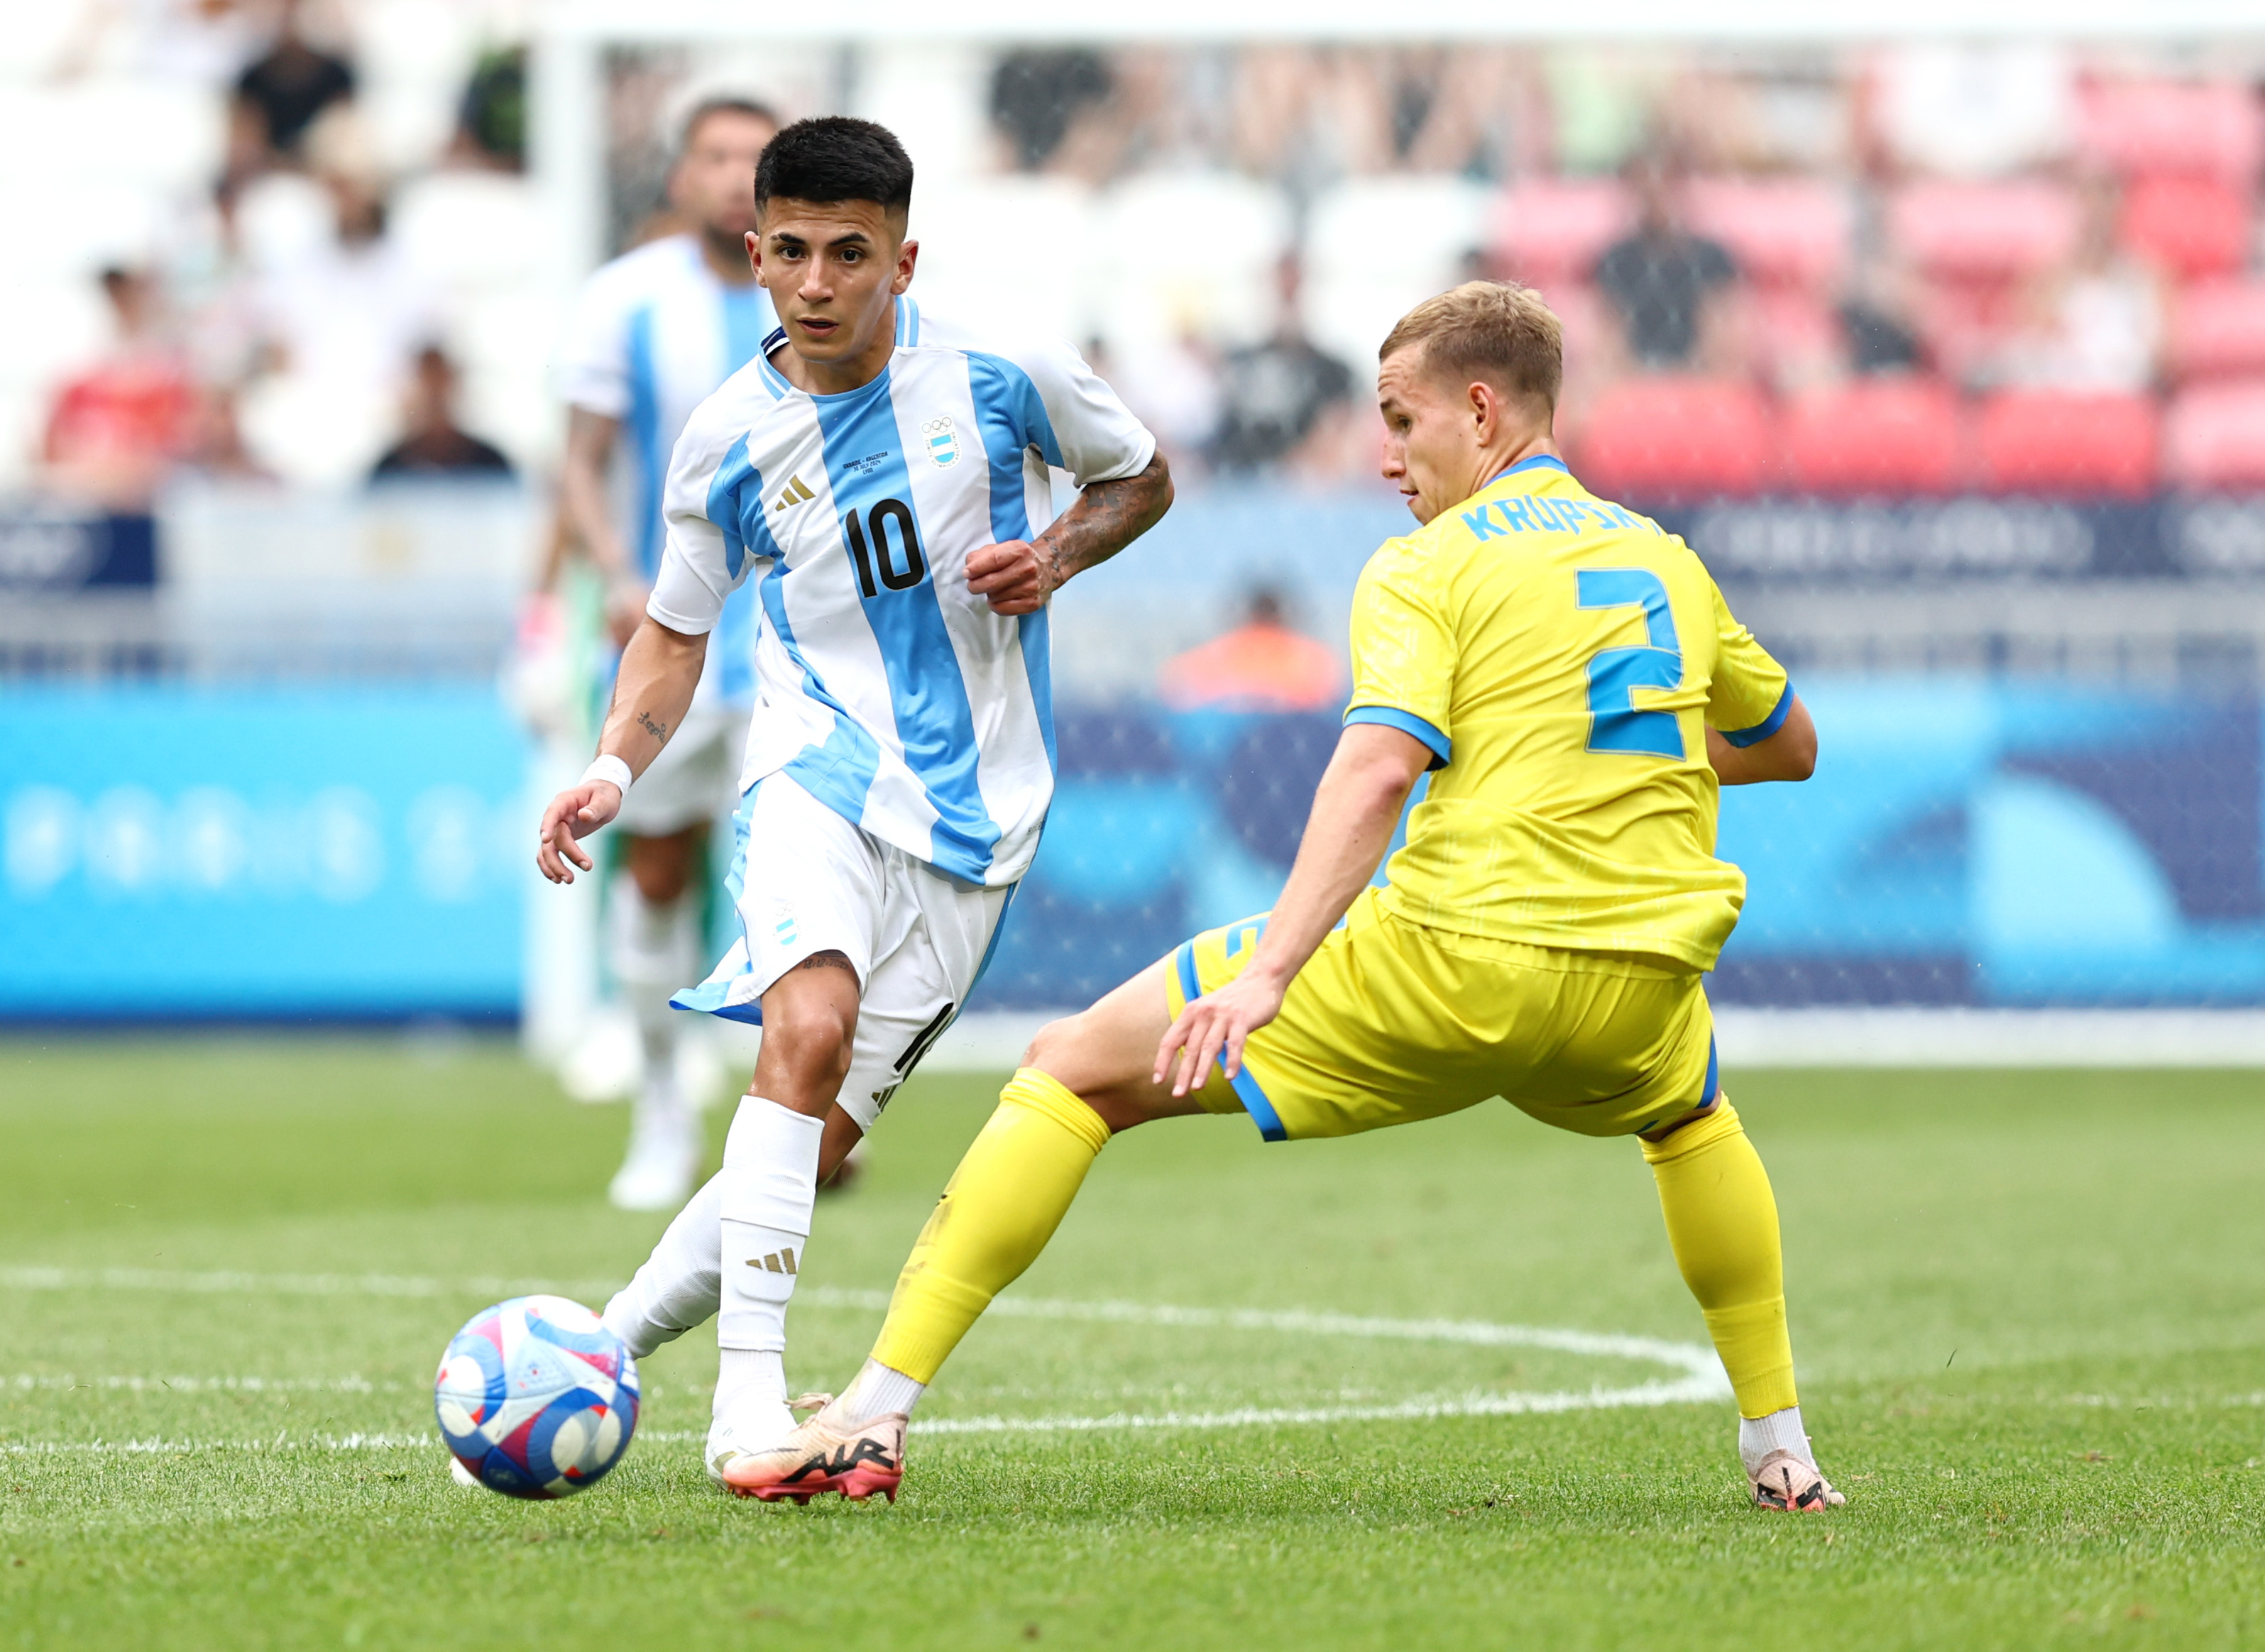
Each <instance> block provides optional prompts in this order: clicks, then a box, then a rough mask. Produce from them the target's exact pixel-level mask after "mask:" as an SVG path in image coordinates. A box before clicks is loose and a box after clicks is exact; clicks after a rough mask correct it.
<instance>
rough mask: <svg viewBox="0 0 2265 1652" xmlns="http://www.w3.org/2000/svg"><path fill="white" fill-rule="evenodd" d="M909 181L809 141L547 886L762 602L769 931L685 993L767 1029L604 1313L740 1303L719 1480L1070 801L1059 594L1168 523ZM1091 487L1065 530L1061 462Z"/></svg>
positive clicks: (742, 854) (584, 862)
mask: <svg viewBox="0 0 2265 1652" xmlns="http://www.w3.org/2000/svg"><path fill="white" fill-rule="evenodd" d="M912 182H913V168H912V163H911V161H910V160H909V159H908V158H907V156H906V155H905V152H904V149H903V148H902V146H901V145H899V143H898V142H897V141H896V139H895V138H894V137H893V136H892V135H890V134H889V133H888V132H887V131H886V130H885V129H884V128H882V127H878V126H875V125H873V124H871V123H870V122H868V121H863V120H849V119H847V118H843V117H827V118H825V119H821V120H806V121H803V122H800V123H798V124H797V125H795V126H791V127H787V128H786V129H785V130H784V131H783V132H782V133H780V134H779V135H778V136H777V137H776V139H775V140H773V141H772V142H771V144H770V146H769V147H768V149H765V150H764V152H763V157H762V161H761V164H760V165H759V166H758V168H757V170H756V174H755V204H756V212H757V220H758V222H757V228H756V231H755V233H754V235H752V236H750V237H749V238H748V239H749V254H750V257H751V258H752V259H753V261H754V266H755V268H756V270H757V272H758V273H759V276H760V279H761V281H762V283H763V285H764V287H766V288H767V289H768V292H769V294H770V295H771V298H772V301H773V302H774V304H775V305H776V309H777V310H778V315H779V319H780V323H781V325H780V329H779V331H778V332H777V333H776V335H774V337H773V338H771V339H769V340H768V341H766V346H765V349H764V352H763V353H762V355H761V357H760V358H759V359H758V360H755V361H754V362H752V363H751V364H749V365H748V366H747V368H744V369H742V370H741V371H740V372H739V373H738V374H736V375H733V376H732V379H731V381H730V382H727V383H726V384H725V386H724V388H723V389H720V390H719V391H717V394H716V395H715V396H713V397H710V399H709V400H708V401H707V402H706V403H705V404H703V405H702V407H701V409H700V411H698V412H697V413H696V414H695V415H694V416H693V418H692V419H691V421H690V423H688V425H687V426H686V427H685V432H684V435H683V437H682V439H681V440H680V441H679V442H678V444H677V448H676V455H675V458H674V462H673V464H672V467H671V470H670V475H669V481H668V486H667V495H666V516H667V524H668V538H667V547H666V553H665V555H664V557H663V558H662V563H661V567H660V572H659V578H658V579H656V580H655V582H654V586H653V592H652V599H651V601H650V603H649V605H648V608H647V609H646V621H645V624H644V625H643V626H641V627H640V628H639V630H638V631H637V635H636V636H635V637H633V638H632V639H631V641H630V645H629V648H628V650H627V651H625V652H624V654H623V659H622V669H621V674H620V678H619V680H618V683H617V685H616V688H615V698H614V704H613V709H612V710H611V711H610V712H609V713H608V717H607V720H606V727H605V731H604V734H603V736H602V738H601V740H600V743H599V756H598V759H597V761H595V762H594V763H593V764H592V765H591V766H590V769H589V772H588V774H586V775H585V776H584V778H583V780H582V782H580V783H579V784H578V785H576V786H574V787H572V788H570V789H569V790H566V791H564V792H561V793H560V794H559V795H558V797H557V798H555V799H554V800H553V801H552V803H551V804H550V810H549V811H548V812H547V813H546V814H545V816H544V818H543V844H542V848H541V851H540V854H539V857H538V858H539V861H540V863H541V865H542V867H543V872H544V874H545V875H546V876H548V877H550V878H551V879H552V880H553V881H556V882H566V881H571V879H572V876H573V873H572V870H571V868H570V865H569V862H571V863H572V866H579V867H580V868H581V869H583V870H589V869H590V867H591V865H592V862H591V860H590V857H589V855H587V853H586V851H585V850H584V849H583V848H581V847H580V845H579V843H578V841H577V840H578V839H579V838H580V837H582V836H585V835H586V834H587V833H590V832H592V831H594V830H595V829H597V828H598V827H600V826H603V825H605V824H606V823H607V822H608V820H609V819H614V818H615V814H616V811H618V810H619V808H620V807H621V803H622V798H623V794H624V793H625V792H628V791H629V790H630V785H631V782H632V780H633V778H634V777H635V776H636V775H637V774H638V772H639V771H641V770H643V769H644V768H645V767H646V766H647V765H648V764H650V763H652V761H653V760H654V759H655V757H656V756H657V755H658V754H659V753H660V752H661V751H662V750H663V749H664V746H665V744H666V742H667V741H668V739H670V737H671V733H672V731H674V728H675V727H676V724H677V723H678V722H679V720H680V719H681V718H682V717H683V716H684V713H685V710H686V709H687V707H688V705H689V704H690V703H691V700H692V691H693V686H694V684H695V683H696V680H697V679H698V677H699V675H700V672H701V668H702V660H703V656H704V654H705V653H706V651H707V648H708V634H709V633H710V631H711V630H714V629H715V627H716V625H717V622H718V619H719V617H720V616H721V615H722V614H723V612H724V609H725V604H726V602H727V601H728V600H730V597H731V595H732V593H733V592H735V591H739V590H744V589H747V588H748V587H749V586H753V587H754V589H755V590H756V591H757V592H758V593H759V594H760V598H761V636H760V638H759V641H758V643H757V645H756V651H755V673H756V679H757V688H756V695H757V705H756V711H755V724H754V734H753V737H752V738H751V739H750V740H749V743H748V752H747V768H746V771H745V775H744V776H743V780H742V791H743V795H742V797H741V801H740V805H739V854H738V856H737V858H736V860H735V862H734V864H733V869H732V879H731V887H732V891H733V895H734V898H735V899H736V902H737V905H738V910H739V919H740V922H741V926H742V928H743V930H744V935H743V936H742V939H741V940H740V942H739V943H738V944H737V945H736V946H735V947H734V948H733V949H732V953H731V955H730V956H729V957H726V958H725V961H724V963H723V964H722V965H721V966H719V967H718V969H717V971H716V972H715V973H714V974H713V975H711V976H710V979H708V980H707V981H706V982H705V983H703V985H702V986H700V987H699V988H697V989H695V990H694V991H693V992H691V993H687V994H681V995H680V997H679V1002H681V1003H683V1004H685V1005H687V1007H690V1008H704V1009H709V1010H711V1011H713V1012H715V1013H717V1014H719V1015H731V1016H736V1017H738V1018H739V1019H743V1020H758V1019H759V1020H760V1021H761V1025H762V1027H763V1046H762V1053H761V1058H760V1059H759V1060H758V1062H757V1065H756V1067H755V1075H754V1084H753V1085H752V1086H751V1087H750V1088H749V1093H748V1095H747V1099H746V1100H745V1101H743V1102H742V1103H740V1106H739V1113H738V1115H737V1117H735V1118H734V1120H733V1122H732V1131H731V1135H730V1138H729V1139H728V1140H727V1142H726V1144H725V1150H724V1168H723V1169H722V1171H721V1172H720V1173H719V1174H718V1175H717V1177H716V1178H715V1180H714V1181H712V1182H711V1183H709V1184H708V1186H707V1187H706V1188H704V1189H703V1190H701V1192H700V1193H699V1194H698V1195H696V1196H695V1197H694V1198H693V1200H692V1202H691V1203H690V1204H688V1205H687V1206H686V1207H685V1210H684V1211H683V1212H682V1213H681V1214H680V1215H679V1216H678V1217H677V1219H676V1220H675V1221H674V1222H673V1223H672V1224H670V1226H669V1230H668V1232H667V1233H666V1234H664V1235H663V1236H662V1239H661V1241H660V1243H659V1246H658V1247H656V1248H655V1249H654V1251H653V1254H652V1257H651V1259H650V1260H648V1261H647V1262H646V1263H645V1266H644V1267H643V1268H641V1269H639V1270H638V1271H637V1277H636V1279H634V1280H633V1281H632V1282H631V1283H630V1284H629V1285H628V1286H627V1287H626V1288H624V1289H623V1291H622V1292H620V1294H618V1295H617V1296H615V1299H614V1300H613V1301H612V1302H611V1303H609V1304H608V1306H607V1309H606V1322H607V1323H608V1325H609V1326H611V1327H612V1328H614V1329H615V1332H616V1333H618V1334H619V1335H621V1336H622V1337H623V1340H624V1341H625V1342H627V1343H629V1345H630V1348H631V1349H632V1350H635V1351H637V1352H638V1353H640V1354H642V1353H647V1352H650V1351H651V1350H652V1349H654V1348H656V1347H658V1346H659V1344H660V1343H664V1342H666V1341H667V1340H669V1339H670V1338H672V1337H674V1336H676V1335H680V1334H681V1333H682V1332H683V1331H685V1330H687V1329H688V1328H690V1327H692V1326H694V1325H696V1324H698V1323H699V1322H700V1321H703V1320H704V1319H705V1318H707V1316H708V1315H709V1314H711V1313H712V1314H716V1316H717V1343H718V1345H719V1347H720V1349H721V1350H722V1358H721V1361H720V1363H719V1367H718V1374H717V1392H716V1406H715V1413H714V1422H713V1424H712V1425H711V1428H710V1433H709V1439H708V1447H707V1452H706V1457H707V1465H708V1469H709V1473H710V1475H711V1476H713V1477H715V1478H717V1481H718V1482H719V1483H721V1482H722V1480H723V1471H724V1470H725V1468H727V1467H728V1466H730V1465H731V1464H732V1462H733V1461H734V1460H736V1459H738V1458H739V1457H740V1456H742V1455H744V1454H747V1453H749V1452H760V1451H761V1450H764V1449H766V1448H767V1447H769V1446H771V1445H775V1444H776V1442H777V1441H778V1440H780V1439H781V1438H783V1437H784V1436H785V1434H786V1433H787V1432H789V1431H790V1429H791V1427H792V1418H791V1414H790V1412H789V1410H788V1408H787V1404H786V1379H785V1375H784V1371H783V1354H784V1350H785V1345H786V1339H785V1330H786V1306H787V1301H788V1299H789V1298H790V1296H791V1294H792V1292H793V1289H794V1281H795V1277H796V1274H797V1271H798V1270H799V1268H800V1265H801V1261H802V1254H803V1250H804V1247H805V1244H806V1242H807V1241H808V1236H809V1234H810V1212H811V1205H812V1198H813V1196H814V1195H815V1192H816V1190H817V1186H818V1183H819V1181H820V1179H821V1178H822V1177H823V1176H825V1175H829V1174H831V1172H832V1169H833V1168H834V1166H835V1165H837V1164H838V1163H839V1162H840V1161H841V1156H842V1155H843V1154H844V1153H847V1152H848V1149H849V1148H850V1147H851V1146H853V1145H855V1143H856V1140H857V1139H858V1138H859V1136H860V1135H862V1133H863V1132H864V1131H865V1130H867V1129H870V1127H871V1125H872V1124H873V1122H874V1121H875V1119H877V1118H878V1117H879V1115H880V1111H881V1109H882V1108H883V1107H884V1106H885V1104H886V1103H887V1102H888V1100H889V1097H890V1095H892V1092H893V1091H894V1090H895V1088H896V1087H897V1085H898V1084H899V1083H900V1082H902V1081H903V1080H904V1078H905V1077H906V1076H907V1074H909V1073H911V1071H912V1070H913V1068H914V1066H915V1065H917V1063H918V1062H919V1060H920V1059H921V1056H922V1055H923V1054H924V1053H925V1052H927V1050H928V1049H929V1046H930V1045H931V1044H933V1043H934V1042H935V1040H936V1037H938V1036H940V1035H941V1034H942V1033H943V1030H944V1029H945V1028H946V1027H948V1026H949V1025H950V1022H951V1019H952V1017H953V1016H954V1015H956V1014H957V1013H958V1009H959V1008H960V1006H961V1005H963V1004H965V1002H966V1001H967V995H968V993H969V992H970V991H971V990H972V988H973V986H974V985H975V981H976V979H977V977H978V976H980V974H981V972H982V968H983V964H984V962H985V960H986V959H987V957H989V955H990V952H991V949H992V947H993V945H994V942H995V941H996V939H997V935H998V932H999V926H1000V922H1001V920H1002V919H1003V917H1004V916H1005V914H1006V910H1007V906H1008V903H1009V899H1011V897H1012V895H1013V893H1014V890H1015V885H1016V882H1017V881H1018V880H1019V879H1020V878H1021V877H1022V876H1023V872H1024V870H1026V869H1027V868H1028V867H1029V865H1030V862H1031V856H1032V855H1034V854H1035V853H1036V852H1037V849H1038V833H1039V829H1040V827H1041V826H1043V824H1044V822H1045V813H1046V809H1047V806H1048V804H1049V803H1050V802H1051V801H1052V793H1053V771H1054V762H1053V735H1052V710H1051V703H1050V701H1051V695H1050V690H1049V687H1048V675H1047V655H1046V605H1047V603H1048V600H1050V599H1051V598H1052V594H1053V593H1054V592H1055V590H1056V589H1057V588H1059V587H1060V585H1061V584H1062V583H1063V582H1064V581H1065V580H1067V579H1070V578H1071V577H1072V576H1073V575H1074V574H1076V573H1078V572H1079V571H1082V570H1083V569H1086V568H1089V567H1091V566H1092V565H1094V564H1096V563H1098V562H1101V561H1103V560H1104V559H1105V558H1107V557H1111V556H1113V555H1115V554H1116V553H1117V552H1118V550H1120V549H1123V548H1124V547H1125V545H1126V544H1128V543H1130V542H1132V540H1133V539H1134V538H1135V537H1137V536H1138V535H1140V534H1141V533H1142V532H1144V531H1146V530H1147V528H1149V527H1150V526H1151V525H1153V524H1154V522H1155V521H1156V520H1157V519H1158V518H1159V517H1161V516H1162V514H1163V513H1164V511H1165V509H1166V508H1167V507H1168V506H1169V504H1170V502H1171V482H1170V478H1169V474H1168V472H1167V470H1166V468H1165V465H1164V462H1163V460H1162V457H1161V456H1160V455H1158V454H1157V452H1156V444H1155V439H1154V437H1153V436H1151V435H1150V434H1149V433H1148V432H1147V430H1145V429H1144V428H1142V426H1141V425H1140V421H1139V420H1138V419H1136V418H1133V417H1132V414H1131V413H1129V412H1127V411H1125V406H1124V404H1122V403H1121V402H1119V401H1118V398H1117V397H1116V396H1115V395H1114V394H1113V393H1112V392H1111V390H1110V389H1109V388H1108V386H1106V385H1105V384H1103V383H1102V382H1101V381H1100V380H1099V379H1097V378H1096V377H1095V376H1094V375H1093V374H1092V373H1091V372H1090V371H1089V369H1088V368H1086V366H1085V364H1084V362H1083V361H1082V360H1079V358H1078V356H1077V353H1075V352H1074V350H1072V349H1070V348H1069V347H1068V346H1066V345H1060V344H1039V345H1030V346H1024V345H1016V344H1013V343H1009V342H1005V341H995V342H994V341H991V340H985V339H978V338H972V337H971V336H969V335H967V334H965V333H964V332H961V331H958V330H957V329H954V328H951V327H949V326H947V325H944V324H940V323H938V322H936V320H934V319H932V318H929V317H923V316H922V315H921V312H920V309H919V307H918V305H917V304H915V303H914V302H913V300H912V299H911V298H910V297H909V295H907V288H908V287H910V285H911V283H912V279H913V272H914V265H915V263H916V261H917V258H918V254H919V251H920V249H919V244H918V243H917V242H914V241H911V240H907V238H906V229H907V213H908V211H909V208H910V204H911V200H912ZM1052 467H1059V468H1060V469H1066V470H1067V471H1068V472H1069V473H1070V475H1071V477H1072V478H1073V479H1074V481H1075V482H1076V483H1077V484H1078V485H1079V486H1080V488H1081V489H1082V492H1081V494H1080V496H1079V498H1078V499H1077V501H1076V502H1075V503H1074V505H1073V506H1071V507H1070V509H1069V510H1068V511H1067V512H1066V513H1064V514H1063V515H1062V516H1061V517H1060V520H1055V521H1053V522H1052V524H1051V526H1046V527H1045V528H1043V531H1040V524H1041V523H1043V522H1044V521H1045V518H1046V517H1047V516H1048V514H1050V499H1051V492H1050V483H1049V475H1050V468H1052Z"/></svg>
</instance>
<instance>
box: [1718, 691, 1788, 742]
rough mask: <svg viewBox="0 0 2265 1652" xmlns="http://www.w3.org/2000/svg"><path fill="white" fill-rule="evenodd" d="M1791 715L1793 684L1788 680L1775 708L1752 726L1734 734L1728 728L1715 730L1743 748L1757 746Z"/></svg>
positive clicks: (1779, 727) (1780, 726)
mask: <svg viewBox="0 0 2265 1652" xmlns="http://www.w3.org/2000/svg"><path fill="white" fill-rule="evenodd" d="M1792 715H1793V684H1792V683H1790V682H1788V683H1787V684H1786V685H1785V692H1784V693H1783V694H1782V695H1779V696H1778V702H1777V710H1774V711H1773V712H1771V713H1770V714H1769V715H1768V716H1767V717H1764V718H1763V719H1762V720H1761V721H1760V722H1759V723H1757V724H1754V725H1753V727H1752V728H1750V729H1740V730H1739V731H1737V733H1735V734H1734V733H1732V732H1731V731H1730V730H1728V729H1716V730H1715V733H1717V734H1719V735H1721V736H1722V738H1723V739H1726V740H1728V741H1730V744H1731V745H1733V746H1737V747H1739V748H1740V749H1741V750H1743V749H1744V748H1745V747H1746V746H1759V745H1760V744H1761V743H1762V742H1763V741H1764V740H1766V739H1769V737H1770V736H1771V735H1773V734H1774V733H1776V732H1777V731H1779V730H1780V729H1781V728H1783V727H1784V726H1785V720H1786V718H1788V717H1791V716H1792Z"/></svg>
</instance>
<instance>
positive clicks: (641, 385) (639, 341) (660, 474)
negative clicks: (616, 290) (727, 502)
mask: <svg viewBox="0 0 2265 1652" xmlns="http://www.w3.org/2000/svg"><path fill="white" fill-rule="evenodd" d="M629 354H630V419H629V423H630V452H631V455H632V459H633V462H635V464H636V465H637V566H638V567H639V568H641V569H643V570H644V571H645V581H646V583H648V584H650V583H652V580H653V579H655V578H656V577H658V576H659V572H660V547H661V522H660V491H661V487H662V485H663V484H664V483H666V480H667V477H668V448H667V447H666V445H664V444H663V442H662V441H661V436H660V382H659V377H658V376H657V373H656V369H655V368H654V365H653V356H652V305H650V304H647V305H645V306H644V307H643V308H642V309H637V310H636V311H633V312H632V313H631V314H630V330H629Z"/></svg>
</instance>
